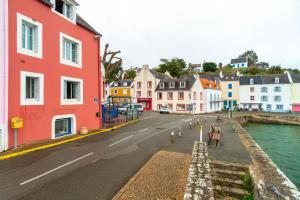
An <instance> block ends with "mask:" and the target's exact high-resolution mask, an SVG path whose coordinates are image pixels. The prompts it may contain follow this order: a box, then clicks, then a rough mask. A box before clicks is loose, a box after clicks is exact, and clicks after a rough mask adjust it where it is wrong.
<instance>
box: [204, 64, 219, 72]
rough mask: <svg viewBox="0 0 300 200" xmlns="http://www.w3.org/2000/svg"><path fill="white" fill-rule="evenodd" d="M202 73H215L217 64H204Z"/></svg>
mask: <svg viewBox="0 0 300 200" xmlns="http://www.w3.org/2000/svg"><path fill="white" fill-rule="evenodd" d="M203 71H204V72H215V71H217V64H216V63H214V62H206V63H204V64H203Z"/></svg>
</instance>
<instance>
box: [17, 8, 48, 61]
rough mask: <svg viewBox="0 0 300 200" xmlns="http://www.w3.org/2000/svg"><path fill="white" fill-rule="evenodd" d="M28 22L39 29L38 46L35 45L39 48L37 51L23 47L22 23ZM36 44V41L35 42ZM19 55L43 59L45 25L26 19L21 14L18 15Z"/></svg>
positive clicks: (37, 35) (37, 34)
mask: <svg viewBox="0 0 300 200" xmlns="http://www.w3.org/2000/svg"><path fill="white" fill-rule="evenodd" d="M23 21H26V23H28V24H31V25H32V26H34V27H36V28H37V33H36V37H37V39H36V40H37V41H35V42H37V44H33V46H35V45H36V46H37V50H29V49H26V48H23V47H22V23H23ZM33 43H34V41H33ZM17 53H20V54H24V55H27V56H32V57H36V58H40V59H42V58H43V24H41V23H40V22H38V21H36V20H34V19H31V18H29V17H26V16H24V15H22V14H20V13H17Z"/></svg>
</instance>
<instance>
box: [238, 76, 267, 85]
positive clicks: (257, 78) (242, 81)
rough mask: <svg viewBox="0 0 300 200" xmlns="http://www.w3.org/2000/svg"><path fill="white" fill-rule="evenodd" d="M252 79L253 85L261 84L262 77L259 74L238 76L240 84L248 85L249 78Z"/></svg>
mask: <svg viewBox="0 0 300 200" xmlns="http://www.w3.org/2000/svg"><path fill="white" fill-rule="evenodd" d="M251 79H253V84H254V85H261V84H262V78H261V76H241V77H240V85H250V80H251Z"/></svg>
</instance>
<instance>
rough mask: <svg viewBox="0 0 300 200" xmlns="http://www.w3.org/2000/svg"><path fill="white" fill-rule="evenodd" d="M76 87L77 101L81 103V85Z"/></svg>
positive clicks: (78, 84) (77, 84)
mask: <svg viewBox="0 0 300 200" xmlns="http://www.w3.org/2000/svg"><path fill="white" fill-rule="evenodd" d="M74 85H75V87H76V89H75V92H76V99H77V100H78V101H80V99H81V95H80V90H81V84H80V83H76V84H74Z"/></svg>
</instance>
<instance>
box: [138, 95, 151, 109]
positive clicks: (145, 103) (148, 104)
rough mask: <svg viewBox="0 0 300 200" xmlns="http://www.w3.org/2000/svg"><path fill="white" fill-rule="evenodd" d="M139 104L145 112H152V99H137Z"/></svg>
mask: <svg viewBox="0 0 300 200" xmlns="http://www.w3.org/2000/svg"><path fill="white" fill-rule="evenodd" d="M137 102H138V103H142V104H143V106H144V110H152V98H137Z"/></svg>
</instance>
